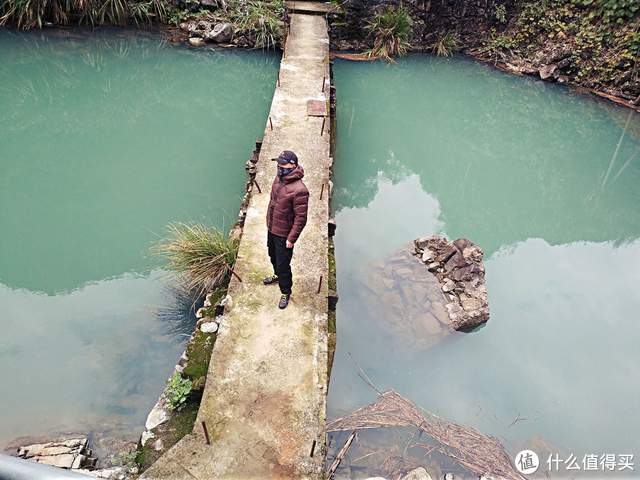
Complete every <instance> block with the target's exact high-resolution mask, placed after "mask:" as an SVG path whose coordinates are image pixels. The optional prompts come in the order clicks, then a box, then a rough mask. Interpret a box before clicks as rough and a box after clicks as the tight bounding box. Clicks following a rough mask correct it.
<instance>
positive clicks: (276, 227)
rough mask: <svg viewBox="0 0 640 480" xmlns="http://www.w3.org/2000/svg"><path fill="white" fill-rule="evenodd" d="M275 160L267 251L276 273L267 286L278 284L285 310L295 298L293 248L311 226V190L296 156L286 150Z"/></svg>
mask: <svg viewBox="0 0 640 480" xmlns="http://www.w3.org/2000/svg"><path fill="white" fill-rule="evenodd" d="M272 160H275V161H276V162H278V173H277V175H276V178H275V179H274V180H273V185H272V187H271V199H270V200H269V208H267V230H268V231H269V232H268V234H267V248H268V250H269V258H270V259H271V264H272V265H273V273H274V274H273V275H272V276H270V277H267V278H265V279H264V280H263V283H264V284H265V285H271V284H273V283H276V282H277V283H278V285H279V286H280V293H281V294H282V296H281V297H280V301H279V302H278V307H280V308H281V309H283V308H287V305H289V298H290V297H291V286H292V285H293V277H292V275H291V257H292V256H293V246H294V244H295V243H296V240H298V237H299V236H300V233H301V232H302V229H303V228H304V226H305V225H306V223H307V209H308V206H309V190H307V187H306V185H305V184H304V183H303V182H302V177H304V170H303V168H302V167H301V166H300V165H298V157H297V156H296V154H295V153H293V152H292V151H290V150H285V151H284V152H282V153H281V154H280V155H279V156H278V158H272Z"/></svg>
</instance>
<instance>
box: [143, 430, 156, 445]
mask: <svg viewBox="0 0 640 480" xmlns="http://www.w3.org/2000/svg"><path fill="white" fill-rule="evenodd" d="M152 438H155V434H154V433H153V432H151V431H149V430H145V431H144V432H142V435H141V436H140V444H141V445H142V446H143V447H144V446H145V445H146V444H147V442H148V441H149V440H151V439H152Z"/></svg>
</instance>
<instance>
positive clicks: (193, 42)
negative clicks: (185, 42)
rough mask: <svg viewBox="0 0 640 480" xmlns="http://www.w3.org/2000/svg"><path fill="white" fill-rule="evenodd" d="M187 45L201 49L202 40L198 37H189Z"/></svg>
mask: <svg viewBox="0 0 640 480" xmlns="http://www.w3.org/2000/svg"><path fill="white" fill-rule="evenodd" d="M189 44H190V45H192V46H194V47H201V46H203V45H204V40H203V39H201V38H199V37H189Z"/></svg>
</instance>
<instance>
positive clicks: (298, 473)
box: [141, 2, 330, 480]
mask: <svg viewBox="0 0 640 480" xmlns="http://www.w3.org/2000/svg"><path fill="white" fill-rule="evenodd" d="M301 4H302V5H306V7H305V6H302V7H301V6H300V5H301ZM318 5H319V4H317V3H315V2H308V3H306V4H303V3H302V2H296V6H294V8H291V11H292V12H293V13H292V14H291V17H290V18H291V22H290V30H289V35H288V37H287V41H286V48H285V52H284V55H283V58H282V61H281V64H280V73H279V82H278V85H277V86H276V89H275V93H274V95H273V101H272V104H271V110H270V113H269V118H268V119H267V121H266V128H265V134H264V139H263V144H262V149H261V151H260V155H259V160H258V162H257V174H256V180H257V182H258V184H259V185H260V187H261V190H262V193H258V192H257V189H255V188H254V189H253V193H252V196H251V200H250V204H249V208H248V211H247V217H246V221H245V225H244V231H243V235H242V240H241V243H240V249H239V255H238V260H237V263H236V266H235V271H236V273H237V274H238V276H239V277H240V278H241V279H242V281H239V279H238V278H236V277H234V278H233V279H232V281H231V283H230V285H229V295H230V297H231V302H230V303H228V304H227V307H226V312H225V315H224V317H223V320H222V322H221V325H220V329H219V332H218V337H217V340H216V344H215V347H214V350H213V355H212V357H211V362H210V365H209V371H208V374H207V381H206V386H205V390H204V395H203V398H202V403H201V405H200V410H199V412H198V416H197V420H196V422H195V426H194V429H193V432H192V433H190V434H188V435H187V436H185V437H184V438H183V439H182V440H181V441H179V442H178V443H177V444H176V445H174V446H173V447H172V448H171V449H170V450H169V451H167V452H166V453H165V454H164V455H163V456H162V457H160V458H159V459H158V460H157V461H156V463H154V464H153V465H152V466H151V467H150V468H149V469H148V470H147V471H146V472H145V473H144V474H143V475H142V477H141V478H144V479H165V480H166V479H198V480H205V479H206V480H211V479H217V478H229V479H231V478H233V479H252V478H260V479H265V478H296V479H302V478H309V479H316V478H321V477H322V475H323V465H324V458H325V453H326V445H325V442H326V440H325V438H326V436H325V399H326V393H327V380H328V379H327V295H328V291H327V284H328V282H327V279H328V258H327V250H328V232H327V224H328V220H329V200H328V199H329V183H328V182H329V170H330V163H329V162H330V159H329V147H330V138H329V137H330V125H329V122H330V117H329V116H328V107H327V103H328V100H329V90H330V80H329V79H330V75H329V38H328V33H327V23H326V20H325V16H324V15H322V14H318V12H322V11H323V10H322V9H323V8H324V7H322V5H320V6H318ZM312 7H313V8H312ZM318 8H319V9H320V10H318ZM314 9H315V12H316V13H315V14H314V13H312V11H313V10H314ZM307 10H311V11H307ZM282 150H293V151H295V152H296V153H297V154H298V157H299V159H300V163H301V165H303V167H304V169H305V173H306V175H305V183H306V184H307V187H308V188H309V191H310V199H309V218H308V223H307V226H306V228H305V230H304V232H303V234H302V236H301V237H300V239H299V240H298V242H297V243H296V247H295V253H294V257H293V264H292V265H293V274H294V287H293V296H292V299H291V303H290V305H289V307H288V308H287V309H286V310H284V311H281V310H279V309H278V307H277V301H278V298H279V290H278V288H277V286H268V287H267V286H263V285H262V278H263V277H265V276H267V275H268V274H270V273H271V264H270V262H269V258H268V256H267V251H266V242H267V230H266V226H265V216H266V212H267V205H268V202H269V189H270V186H271V182H272V179H273V177H274V175H275V168H276V167H275V165H274V162H271V161H270V160H269V159H270V158H272V157H275V156H277V155H278V154H279V153H280V152H281V151H282ZM202 422H204V423H205V424H206V426H207V430H208V435H209V439H210V442H209V444H208V443H207V440H206V438H205V434H204V431H203V427H202Z"/></svg>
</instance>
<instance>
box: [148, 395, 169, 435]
mask: <svg viewBox="0 0 640 480" xmlns="http://www.w3.org/2000/svg"><path fill="white" fill-rule="evenodd" d="M160 402H161V400H159V401H158V402H157V403H156V404H155V405H154V406H153V408H152V409H151V411H150V412H149V415H148V416H147V421H146V422H145V424H144V427H145V428H146V429H147V430H153V429H154V428H156V427H157V426H158V425H160V424H161V423H164V422H166V421H167V420H169V415H168V414H167V411H166V410H165V408H164V406H163V405H161V403H160Z"/></svg>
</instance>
